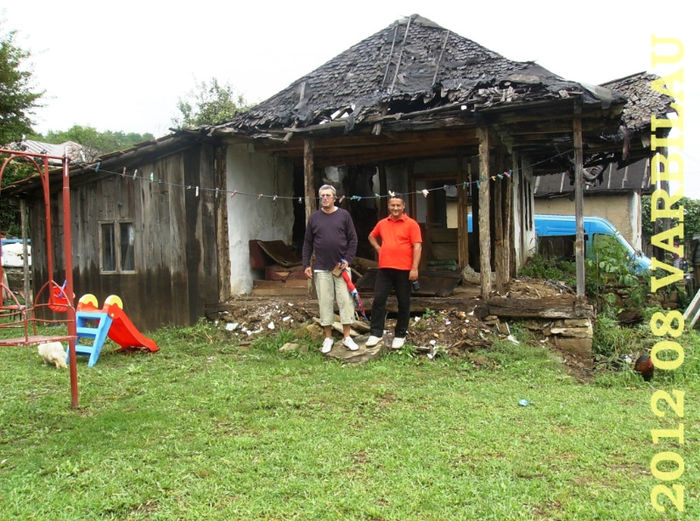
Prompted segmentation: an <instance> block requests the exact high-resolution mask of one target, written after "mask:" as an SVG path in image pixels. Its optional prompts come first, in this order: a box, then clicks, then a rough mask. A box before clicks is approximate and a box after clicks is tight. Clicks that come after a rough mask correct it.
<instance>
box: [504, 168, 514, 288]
mask: <svg viewBox="0 0 700 521" xmlns="http://www.w3.org/2000/svg"><path fill="white" fill-rule="evenodd" d="M503 181H504V191H505V193H504V198H503V242H504V245H505V247H504V249H503V253H504V255H505V264H506V273H505V275H506V280H505V282H506V283H507V282H510V276H511V273H512V272H513V271H512V268H514V265H513V256H512V255H511V252H512V251H513V249H514V248H513V241H512V237H513V180H512V177H511V176H508V177H506V178H505V179H504V180H503Z"/></svg>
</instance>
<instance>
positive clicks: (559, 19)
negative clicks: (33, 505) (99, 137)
mask: <svg viewBox="0 0 700 521" xmlns="http://www.w3.org/2000/svg"><path fill="white" fill-rule="evenodd" d="M681 4H682V5H683V7H681ZM691 5H693V3H692V2H658V1H651V0H649V1H647V0H638V1H635V2H613V1H609V0H606V1H598V0H592V1H588V2H583V3H578V4H577V3H562V2H561V1H560V0H558V1H551V2H549V1H543V2H524V1H522V0H500V1H498V2H475V1H469V0H460V1H456V2H446V1H443V2H425V1H412V0H401V1H377V0H373V1H364V0H355V1H353V2H333V1H329V0H324V1H313V2H303V1H300V2H266V1H261V0H259V1H257V2H236V3H234V2H230V1H220V2H217V1H211V0H199V1H197V2H191V1H189V2H181V1H179V0H171V1H168V2H164V1H163V2H161V1H148V0H140V1H138V2H137V1H133V0H122V1H120V2H99V1H95V0H91V1H78V0H63V1H60V2H56V1H43V0H39V1H37V0H35V1H33V2H20V1H16V2H14V3H11V4H9V5H6V6H5V7H0V30H1V31H3V32H6V31H7V30H16V31H17V34H16V40H15V41H16V44H17V45H18V46H20V47H21V48H23V49H26V50H29V51H31V53H32V58H31V60H30V62H29V64H30V65H31V70H32V72H33V74H34V79H35V88H36V89H37V90H45V91H46V95H45V97H44V99H43V104H44V106H43V107H42V108H40V109H38V110H37V112H36V114H35V117H34V120H35V123H36V126H35V128H36V129H37V130H38V131H40V132H46V131H47V130H66V129H68V128H70V127H72V126H73V125H82V126H92V127H95V128H97V129H98V130H100V131H105V130H112V131H124V132H137V133H145V132H150V133H152V134H154V135H155V136H156V137H159V136H162V135H164V134H167V133H168V129H169V128H170V127H171V126H172V119H173V118H175V117H177V116H178V115H179V113H178V111H177V101H178V99H179V98H183V97H185V96H186V95H187V93H188V92H190V91H191V90H192V89H193V88H194V87H195V85H196V83H198V82H201V81H208V80H210V79H211V78H217V79H218V80H219V82H220V83H229V84H230V85H232V86H233V88H234V90H235V91H236V92H237V93H240V94H242V95H243V96H244V97H245V98H246V100H247V101H248V102H258V101H262V100H264V99H265V98H267V97H269V96H271V95H272V94H275V93H276V92H278V91H280V90H282V89H283V88H285V87H286V86H287V85H289V84H290V83H292V82H293V81H294V80H295V79H297V78H299V77H300V76H302V75H304V74H306V73H308V72H310V71H312V70H313V69H315V68H316V67H318V66H320V65H321V64H323V63H325V62H326V61H328V60H329V59H331V58H332V57H334V56H336V55H337V54H339V53H341V52H342V51H344V50H346V49H347V48H348V47H350V46H351V45H353V44H355V43H357V42H359V41H360V40H362V39H364V38H366V37H367V36H370V35H371V34H374V33H375V32H377V31H379V30H381V29H383V28H385V27H387V26H389V25H391V24H392V23H393V22H394V21H395V20H397V19H399V18H402V17H404V16H408V15H411V14H414V13H417V14H420V15H421V16H423V17H425V18H428V19H430V20H432V21H434V22H436V23H437V24H439V25H441V26H443V27H445V28H447V29H450V30H451V31H453V32H455V33H457V34H459V35H461V36H463V37H465V38H469V39H471V40H473V41H475V42H477V43H479V44H481V45H483V46H485V47H487V48H489V49H491V50H493V51H495V52H498V53H499V54H501V55H503V56H505V57H506V58H509V59H511V60H517V61H525V60H533V61H536V62H537V63H539V64H540V65H542V66H543V67H545V68H547V69H549V70H551V71H552V72H554V73H556V74H558V75H560V76H562V77H564V78H566V79H569V80H574V81H580V82H584V83H592V84H598V83H603V82H606V81H609V80H613V79H617V78H621V77H624V76H627V75H629V74H634V73H637V72H641V71H649V72H654V73H657V74H660V75H665V74H668V73H669V72H671V70H670V69H660V68H656V69H653V68H652V66H651V51H652V47H651V36H652V34H656V35H657V36H662V37H673V38H679V39H681V41H682V42H683V44H684V47H685V56H684V59H683V62H682V66H683V69H684V73H685V78H684V86H685V99H684V109H685V121H684V133H685V136H684V151H683V152H684V157H685V170H684V173H685V193H686V195H688V196H691V197H695V198H700V125H699V124H698V118H700V77H699V74H698V66H699V64H700V56H699V54H700V44H699V41H700V37H699V36H698V32H699V29H698V28H697V27H696V26H697V23H696V22H697V17H696V16H694V15H691V13H690V6H691ZM662 8H668V9H670V10H668V11H663V10H661V9H662ZM691 23H692V24H693V27H691Z"/></svg>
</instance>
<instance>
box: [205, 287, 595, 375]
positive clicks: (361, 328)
mask: <svg viewBox="0 0 700 521" xmlns="http://www.w3.org/2000/svg"><path fill="white" fill-rule="evenodd" d="M465 291H469V288H466V290H462V291H460V292H459V293H458V294H457V295H456V298H457V299H459V298H460V297H462V295H464V294H465V293H464V292H465ZM571 292H572V290H571V289H570V288H568V287H567V286H566V285H565V284H564V283H562V282H557V281H544V280H541V279H530V278H527V277H522V278H519V279H512V280H511V282H510V284H509V286H508V289H507V296H510V297H513V298H549V297H556V296H557V295H561V294H570V293H571ZM476 293H477V294H478V292H476ZM445 300H446V301H447V302H448V303H449V298H447V299H445ZM466 302H469V304H467V303H466ZM479 302H480V299H479V298H478V296H475V297H474V298H473V300H469V301H465V300H464V299H462V300H458V301H456V302H455V305H454V307H449V305H447V306H445V302H443V303H442V304H441V307H443V309H430V308H429V307H424V308H422V311H421V312H420V314H417V313H416V314H414V315H413V316H411V322H410V325H409V329H408V335H407V337H406V343H407V344H408V345H410V347H409V349H410V351H411V352H413V353H415V354H416V355H417V356H425V357H427V358H429V359H434V358H437V357H439V356H441V355H447V356H451V357H464V358H466V359H468V360H469V362H470V363H471V364H472V365H474V366H475V367H484V368H491V367H494V366H496V365H498V363H497V362H495V361H494V360H493V358H492V357H490V356H488V353H486V352H485V351H484V350H485V349H487V348H489V347H490V346H491V345H492V343H493V342H494V341H496V340H506V341H509V342H511V343H512V344H514V345H516V344H517V343H518V340H517V339H516V337H515V336H514V335H513V334H512V332H511V330H510V328H509V327H508V324H507V322H506V321H505V319H499V317H497V316H495V315H488V314H484V313H482V312H480V311H481V309H482V308H483V306H482V308H479V307H478V304H479ZM207 317H208V318H209V319H210V320H212V321H213V322H215V323H217V324H218V325H219V327H220V328H221V329H223V330H225V331H227V334H230V335H232V336H233V337H235V338H236V339H237V340H238V342H239V344H240V345H247V344H250V343H251V342H252V341H253V340H254V339H255V338H257V337H258V336H260V335H268V334H271V333H277V332H279V331H284V330H292V331H297V332H300V333H303V334H304V335H306V334H308V335H310V337H311V339H312V341H318V342H321V341H322V340H323V328H322V327H321V326H320V325H319V322H318V302H317V301H316V300H315V299H312V298H309V297H306V296H303V297H302V296H266V297H264V298H262V297H255V296H249V295H241V296H237V297H233V298H231V299H230V300H229V301H228V302H226V303H224V304H221V305H219V306H218V307H217V308H216V309H215V310H211V311H209V312H208V313H207ZM520 322H521V323H522V324H523V325H524V326H525V327H526V328H527V329H528V330H529V331H530V334H531V335H533V338H534V339H535V341H536V342H537V341H540V342H542V343H546V344H547V345H549V346H550V348H551V350H552V353H553V355H554V356H555V357H556V358H558V359H559V360H560V361H561V362H562V363H563V364H564V365H565V366H566V367H567V369H569V370H570V372H571V373H572V374H574V375H575V376H577V377H580V378H584V379H585V378H587V377H588V375H590V370H591V360H590V356H584V353H583V352H582V353H578V352H577V350H575V349H574V350H572V349H571V347H570V346H568V345H565V343H564V341H568V342H570V343H571V342H580V341H581V339H579V338H575V337H577V336H579V335H580V334H581V331H583V332H585V333H586V335H585V336H588V330H589V329H591V326H590V321H588V322H586V324H578V323H577V321H575V320H573V321H572V320H549V321H542V320H540V321H537V320H521V321H520ZM575 322H576V323H575ZM395 325H396V320H395V318H394V317H393V316H392V315H391V314H390V315H389V318H388V319H387V321H386V324H385V335H384V339H385V342H388V343H389V344H391V340H392V338H393V330H394V327H395ZM584 326H585V327H584ZM333 329H334V331H335V333H336V334H335V337H336V340H337V339H339V338H340V333H341V332H342V326H341V325H340V323H337V324H334V325H333ZM584 329H585V331H584ZM550 333H551V334H550ZM554 333H558V334H559V335H560V336H557V335H556V334H554ZM351 334H352V335H353V336H354V337H356V341H357V342H358V343H361V341H362V339H363V338H364V337H365V336H366V335H368V334H369V324H368V322H366V321H364V320H362V319H361V317H359V316H358V317H357V320H356V322H355V323H354V324H353V325H352V333H351ZM561 335H568V336H571V337H574V338H567V337H566V336H561ZM584 340H586V341H588V340H587V339H584ZM300 345H301V344H299V345H287V346H286V347H285V350H295V349H297V348H298V349H301V347H300ZM319 345H320V344H319ZM387 351H390V350H387ZM380 354H381V353H380ZM361 355H362V356H360V355H357V354H355V355H354V357H355V358H356V359H358V360H359V359H362V360H364V359H365V358H366V357H365V354H363V353H361ZM341 358H343V357H341ZM343 360H345V358H343ZM345 361H349V360H345Z"/></svg>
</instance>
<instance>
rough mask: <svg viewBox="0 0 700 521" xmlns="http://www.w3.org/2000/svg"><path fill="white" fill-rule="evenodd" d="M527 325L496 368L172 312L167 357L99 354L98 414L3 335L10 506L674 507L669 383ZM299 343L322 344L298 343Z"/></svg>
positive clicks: (691, 503)
mask: <svg viewBox="0 0 700 521" xmlns="http://www.w3.org/2000/svg"><path fill="white" fill-rule="evenodd" d="M523 331H524V330H523V329H521V328H518V327H517V326H515V327H513V334H514V335H515V336H516V337H518V339H519V340H521V342H520V344H515V343H514V342H511V341H506V340H499V341H497V342H495V343H494V344H493V348H492V349H489V350H486V351H485V352H484V353H482V355H483V357H484V359H485V362H484V363H483V364H476V363H474V360H471V361H470V360H465V359H461V358H460V359H450V358H448V357H440V358H437V359H435V360H433V361H430V360H427V359H426V358H425V357H424V356H423V357H411V356H405V354H402V353H401V352H397V353H390V354H388V355H387V356H385V357H383V358H382V359H380V360H377V361H374V362H371V363H368V364H364V365H361V366H352V365H343V364H340V363H338V362H335V361H332V360H329V359H327V358H325V357H323V356H322V355H320V354H319V353H318V350H317V345H316V343H308V342H310V340H309V339H308V338H305V336H304V334H301V335H297V334H295V333H294V332H290V331H287V332H284V333H280V334H278V335H276V336H269V337H266V338H260V339H258V340H256V341H255V342H254V343H253V344H251V345H249V346H242V345H239V344H238V343H237V342H236V341H235V340H234V339H233V338H232V337H231V336H230V334H229V333H227V332H226V331H225V330H223V329H219V328H217V327H214V326H213V325H212V324H210V323H205V322H202V323H200V324H198V325H196V326H193V327H190V328H165V329H162V330H159V331H156V332H153V333H151V334H150V335H151V336H153V337H154V338H155V339H156V340H157V342H158V344H159V345H160V348H161V350H160V351H159V352H158V353H152V354H146V353H134V354H125V353H119V352H116V351H115V350H114V349H113V347H114V346H113V345H107V346H105V349H104V350H103V352H102V355H101V357H100V361H99V363H98V364H97V365H96V366H95V367H93V368H87V367H86V362H85V359H80V360H79V365H78V374H79V388H80V393H81V397H80V399H81V407H80V409H79V410H71V409H69V407H68V404H69V403H70V400H69V386H68V377H67V372H65V371H57V370H56V369H54V368H53V367H48V366H42V365H41V362H40V359H39V358H38V356H37V355H36V353H35V350H34V349H33V348H3V349H2V350H0V354H2V356H3V367H4V368H5V370H3V371H2V372H0V386H2V389H3V394H4V396H3V400H2V401H1V402H0V417H2V419H3V421H2V422H0V512H2V514H0V517H2V518H3V519H5V518H7V519H26V520H49V519H50V520H52V521H61V520H74V519H84V520H98V519H99V520H130V521H138V520H166V519H167V520H170V519H207V520H214V521H216V520H229V519H251V520H256V519H259V520H262V519H315V520H325V519H358V520H361V519H362V520H367V519H384V520H403V519H422V520H438V519H480V520H498V521H504V520H505V521H508V520H511V521H515V520H537V521H540V520H542V521H543V520H554V519H556V520H571V521H574V520H575V521H580V520H582V519H591V520H592V519H605V520H606V521H615V520H628V519H635V520H642V521H644V520H652V519H658V518H659V514H658V513H657V512H655V511H653V510H652V509H651V507H650V505H649V500H648V497H649V490H650V488H651V487H652V486H653V484H655V481H654V480H653V479H652V478H651V476H650V474H649V469H648V462H649V460H650V458H651V457H652V455H653V454H654V453H655V452H656V449H657V447H656V446H654V445H653V444H651V442H650V441H648V433H649V430H650V429H652V428H663V426H665V425H667V426H668V427H669V428H670V427H672V426H673V425H672V421H671V420H670V419H669V420H668V421H662V422H661V423H660V422H659V419H658V418H656V417H654V416H653V415H651V414H650V413H649V410H648V400H649V395H650V393H651V392H652V388H651V387H650V386H649V384H647V383H645V382H643V381H642V380H641V379H640V378H639V377H638V376H637V375H635V374H633V373H632V372H631V371H627V372H607V373H606V377H605V379H604V380H601V381H600V382H598V381H595V382H592V383H589V384H581V383H580V382H577V381H576V380H574V379H573V378H571V377H569V376H567V375H566V373H565V372H564V371H563V370H562V367H561V366H560V365H559V363H558V362H557V361H555V360H553V359H552V357H551V356H550V352H549V350H548V349H546V348H545V347H542V346H533V345H530V344H528V343H527V342H526V340H527V335H525V334H524V332H523ZM290 340H294V341H295V342H300V343H301V344H302V346H307V347H308V348H309V350H308V352H306V353H304V352H301V351H302V350H299V351H297V352H293V353H280V352H279V351H278V349H279V347H280V346H281V345H283V344H284V343H286V342H288V341H290ZM690 356H693V357H695V356H696V354H695V353H692V355H690ZM486 362H488V363H486ZM678 378H682V386H683V388H684V389H685V390H686V391H687V393H688V394H693V393H697V392H698V391H700V385H699V383H698V379H697V377H696V376H691V375H687V374H682V373H681V374H679V375H678ZM661 381H662V382H663V381H664V380H663V376H662V380H661ZM521 400H525V402H527V405H526V406H522V405H519V402H520V401H521ZM688 421H692V419H691V418H688ZM698 441H700V438H699V436H698V432H697V429H687V430H686V433H685V444H684V445H682V446H678V447H677V448H675V449H674V450H675V451H676V452H678V454H679V455H681V456H682V457H683V458H684V459H685V461H687V462H690V461H692V458H693V450H694V448H695V447H696V445H697V443H698ZM698 480H700V472H699V470H698V468H697V467H696V466H695V465H687V466H686V470H685V473H684V475H683V482H684V483H685V484H686V485H687V487H686V512H685V514H684V515H680V514H677V513H673V511H672V509H671V508H670V506H669V508H668V510H667V512H666V513H665V514H663V516H664V518H665V519H667V520H674V519H688V518H689V517H687V514H690V513H693V512H697V507H698V499H699V498H698V493H697V490H695V489H694V488H693V487H691V486H689V485H690V484H691V483H696V482H698Z"/></svg>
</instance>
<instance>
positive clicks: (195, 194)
mask: <svg viewBox="0 0 700 521" xmlns="http://www.w3.org/2000/svg"><path fill="white" fill-rule="evenodd" d="M194 196H195V197H199V185H197V186H195V187H194Z"/></svg>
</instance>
